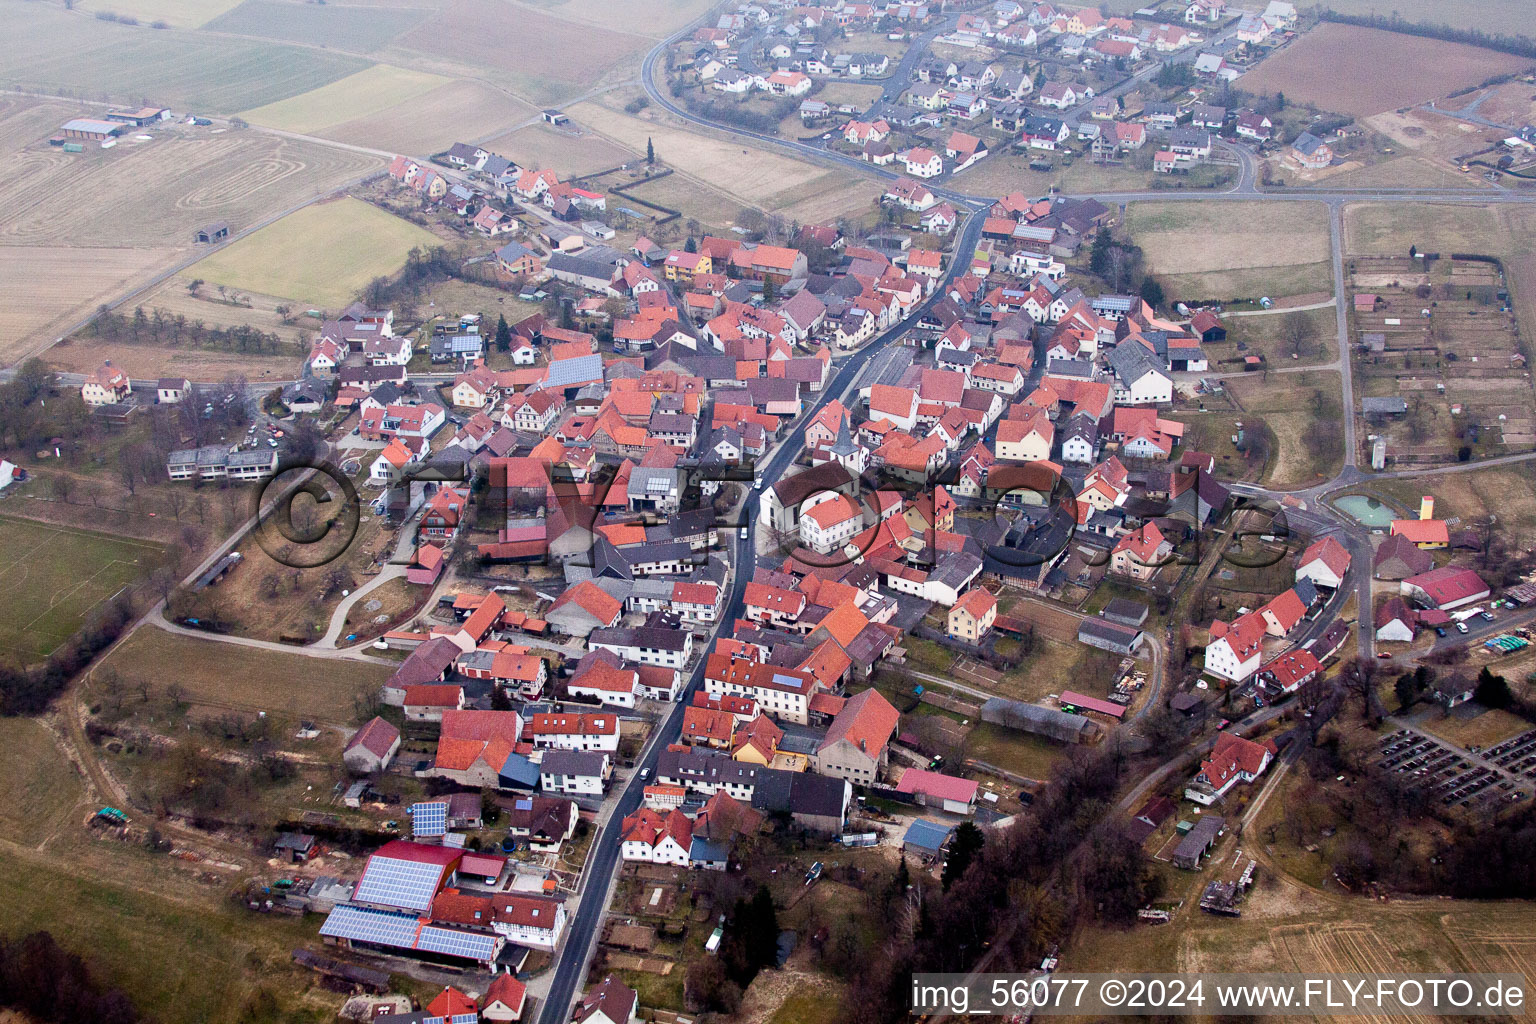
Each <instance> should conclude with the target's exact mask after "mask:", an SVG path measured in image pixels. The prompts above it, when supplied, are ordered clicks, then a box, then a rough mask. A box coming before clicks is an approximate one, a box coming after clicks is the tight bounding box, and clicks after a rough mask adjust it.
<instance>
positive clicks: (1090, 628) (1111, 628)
mask: <svg viewBox="0 0 1536 1024" xmlns="http://www.w3.org/2000/svg"><path fill="white" fill-rule="evenodd" d="M1077 640H1078V642H1079V643H1084V644H1087V645H1088V646H1089V647H1097V648H1099V649H1100V650H1104V651H1113V652H1114V653H1115V654H1133V653H1135V651H1136V649H1137V648H1138V647H1140V646H1141V640H1142V634H1141V630H1139V629H1136V628H1135V627H1132V626H1122V625H1119V624H1117V623H1114V622H1110V621H1108V620H1107V619H1084V620H1083V621H1082V622H1081V623H1080V624H1079V625H1078V627H1077Z"/></svg>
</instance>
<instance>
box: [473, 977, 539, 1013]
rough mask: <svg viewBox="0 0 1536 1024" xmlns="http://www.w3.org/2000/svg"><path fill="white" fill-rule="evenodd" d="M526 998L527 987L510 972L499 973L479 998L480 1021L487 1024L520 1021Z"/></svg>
mask: <svg viewBox="0 0 1536 1024" xmlns="http://www.w3.org/2000/svg"><path fill="white" fill-rule="evenodd" d="M527 998H528V986H527V985H525V984H523V983H522V982H521V981H519V980H518V979H517V976H516V975H514V974H511V973H510V972H507V971H502V972H499V973H498V974H497V975H496V976H495V977H494V978H493V979H491V983H490V985H489V986H487V987H486V990H485V994H484V995H482V996H481V997H480V1020H482V1021H486V1022H489V1024H507V1022H510V1021H516V1020H520V1019H521V1018H522V1016H523V1007H524V1005H525V1003H526V1001H527Z"/></svg>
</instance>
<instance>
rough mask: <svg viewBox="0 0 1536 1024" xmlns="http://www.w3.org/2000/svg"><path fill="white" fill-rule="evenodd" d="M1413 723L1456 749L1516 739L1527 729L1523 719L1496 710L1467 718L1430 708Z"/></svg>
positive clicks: (1487, 745)
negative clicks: (1456, 747)
mask: <svg viewBox="0 0 1536 1024" xmlns="http://www.w3.org/2000/svg"><path fill="white" fill-rule="evenodd" d="M1392 703H1393V704H1395V703H1396V702H1395V701H1394V702H1392ZM1389 706H1391V705H1390V704H1389ZM1414 724H1415V725H1418V726H1419V727H1420V728H1422V729H1424V730H1426V731H1427V732H1432V733H1434V734H1435V735H1436V736H1439V737H1440V738H1441V739H1443V740H1445V741H1446V742H1447V743H1454V744H1455V745H1456V746H1458V747H1484V748H1486V747H1491V746H1493V745H1494V744H1495V743H1501V742H1503V741H1504V740H1507V739H1509V738H1510V737H1511V736H1518V735H1520V733H1522V732H1525V731H1526V730H1527V729H1529V728H1530V727H1531V724H1530V723H1529V722H1527V721H1526V720H1525V719H1523V718H1519V717H1517V716H1515V715H1512V714H1510V713H1509V712H1508V711H1500V710H1498V709H1496V708H1491V709H1488V710H1486V711H1484V712H1483V713H1482V714H1479V715H1474V716H1467V717H1463V716H1462V715H1458V714H1455V713H1452V714H1449V715H1443V714H1441V713H1440V710H1439V709H1438V708H1434V709H1431V710H1430V711H1429V713H1428V714H1424V715H1419V716H1415V718H1414Z"/></svg>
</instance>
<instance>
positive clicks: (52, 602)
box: [0, 516, 164, 664]
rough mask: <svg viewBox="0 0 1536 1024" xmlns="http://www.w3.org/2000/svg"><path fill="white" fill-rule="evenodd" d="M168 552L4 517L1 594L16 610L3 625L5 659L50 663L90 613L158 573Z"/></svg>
mask: <svg viewBox="0 0 1536 1024" xmlns="http://www.w3.org/2000/svg"><path fill="white" fill-rule="evenodd" d="M163 555H164V548H162V547H161V546H160V545H158V544H151V543H150V542H148V541H141V540H127V539H124V538H122V537H111V536H108V535H106V534H101V533H88V532H86V531H84V530H74V529H69V528H67V527H61V526H50V525H48V524H47V523H38V522H33V521H31V520H27V519H13V518H11V517H9V516H0V556H3V557H0V562H3V564H4V566H5V568H4V569H3V570H0V594H4V596H5V599H6V604H7V605H8V606H9V607H10V608H11V609H12V611H11V614H10V615H9V616H7V618H6V622H5V623H4V624H0V657H6V658H9V659H14V660H18V661H21V662H24V663H27V664H30V663H32V662H35V661H39V660H41V659H43V658H45V657H47V656H48V655H49V654H50V653H52V652H53V650H54V649H55V648H57V647H58V646H59V645H60V644H61V643H63V642H64V641H65V640H67V639H69V637H70V636H71V635H72V634H74V632H75V631H76V630H77V629H79V628H80V626H81V624H82V623H83V622H84V621H85V618H86V616H87V615H89V614H90V612H91V609H93V608H95V607H96V606H97V605H99V604H100V603H101V602H102V601H105V600H106V599H107V598H109V597H111V596H112V595H113V594H116V593H117V592H118V591H119V590H121V589H122V588H123V587H124V586H126V585H127V584H129V583H132V582H133V581H135V580H138V579H141V578H143V577H144V576H145V575H147V574H148V573H149V572H150V571H151V570H153V569H154V568H156V567H158V566H159V564H160V562H161V560H162V557H163Z"/></svg>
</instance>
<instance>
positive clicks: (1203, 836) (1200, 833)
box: [1173, 814, 1227, 871]
mask: <svg viewBox="0 0 1536 1024" xmlns="http://www.w3.org/2000/svg"><path fill="white" fill-rule="evenodd" d="M1179 824H1180V826H1182V825H1183V822H1180V823H1179ZM1226 824H1227V823H1226V820H1225V819H1223V818H1222V817H1221V816H1220V815H1218V814H1207V815H1205V816H1204V817H1202V818H1201V819H1200V820H1199V821H1198V822H1196V823H1195V826H1194V828H1191V829H1190V830H1189V832H1188V833H1186V834H1185V836H1184V838H1183V839H1180V840H1179V845H1178V846H1176V847H1174V849H1173V863H1174V866H1175V867H1181V868H1183V869H1184V870H1186V871H1198V870H1199V869H1200V859H1201V858H1202V857H1204V856H1205V855H1206V854H1208V853H1210V852H1211V847H1212V846H1214V845H1215V844H1216V838H1217V837H1218V836H1220V835H1221V830H1222V829H1223V828H1225V827H1226Z"/></svg>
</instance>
